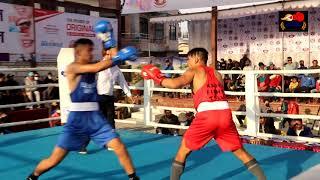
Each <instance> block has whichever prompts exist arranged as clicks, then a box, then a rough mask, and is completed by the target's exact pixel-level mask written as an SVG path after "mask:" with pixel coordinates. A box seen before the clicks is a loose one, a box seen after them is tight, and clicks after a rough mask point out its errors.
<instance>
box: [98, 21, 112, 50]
mask: <svg viewBox="0 0 320 180" xmlns="http://www.w3.org/2000/svg"><path fill="white" fill-rule="evenodd" d="M94 32H95V33H96V36H97V38H98V39H100V40H101V41H102V42H103V47H104V48H105V49H110V48H113V47H116V46H117V42H116V40H115V38H114V34H113V28H112V25H111V23H110V22H109V21H106V20H101V21H98V22H97V23H96V25H95V27H94Z"/></svg>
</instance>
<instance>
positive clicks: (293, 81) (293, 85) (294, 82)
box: [287, 77, 299, 93]
mask: <svg viewBox="0 0 320 180" xmlns="http://www.w3.org/2000/svg"><path fill="white" fill-rule="evenodd" d="M298 87H299V82H298V79H297V77H292V79H291V82H290V84H289V88H288V89H287V92H291V93H293V92H295V90H296V89H297V88H298Z"/></svg>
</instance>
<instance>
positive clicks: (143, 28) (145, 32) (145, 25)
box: [140, 17, 149, 37]
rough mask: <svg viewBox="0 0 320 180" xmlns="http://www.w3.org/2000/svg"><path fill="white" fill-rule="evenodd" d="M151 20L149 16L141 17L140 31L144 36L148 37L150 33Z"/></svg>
mask: <svg viewBox="0 0 320 180" xmlns="http://www.w3.org/2000/svg"><path fill="white" fill-rule="evenodd" d="M148 24H149V21H148V19H147V18H142V17H140V33H141V36H142V37H148V34H149V26H148Z"/></svg>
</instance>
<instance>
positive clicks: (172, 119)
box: [156, 110, 180, 136]
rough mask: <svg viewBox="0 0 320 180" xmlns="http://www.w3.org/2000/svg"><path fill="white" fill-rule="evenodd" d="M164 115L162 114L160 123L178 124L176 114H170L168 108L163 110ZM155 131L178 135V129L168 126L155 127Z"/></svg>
mask: <svg viewBox="0 0 320 180" xmlns="http://www.w3.org/2000/svg"><path fill="white" fill-rule="evenodd" d="M164 113H165V115H163V116H162V117H161V118H160V120H159V123H160V124H173V125H180V122H179V119H178V117H177V116H176V115H174V114H172V112H171V111H170V110H165V111H164ZM156 132H157V133H158V134H166V135H175V136H176V135H178V129H168V128H160V127H159V128H157V129H156Z"/></svg>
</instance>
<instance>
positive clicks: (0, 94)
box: [0, 73, 7, 104]
mask: <svg viewBox="0 0 320 180" xmlns="http://www.w3.org/2000/svg"><path fill="white" fill-rule="evenodd" d="M4 86H6V76H5V75H4V74H2V73H0V87H4ZM0 104H7V94H6V93H5V91H0Z"/></svg>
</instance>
